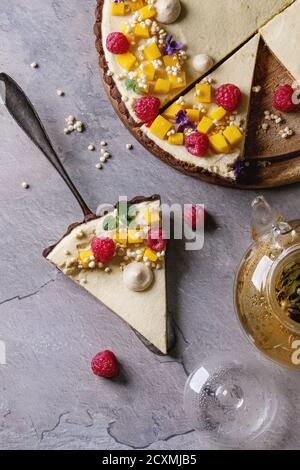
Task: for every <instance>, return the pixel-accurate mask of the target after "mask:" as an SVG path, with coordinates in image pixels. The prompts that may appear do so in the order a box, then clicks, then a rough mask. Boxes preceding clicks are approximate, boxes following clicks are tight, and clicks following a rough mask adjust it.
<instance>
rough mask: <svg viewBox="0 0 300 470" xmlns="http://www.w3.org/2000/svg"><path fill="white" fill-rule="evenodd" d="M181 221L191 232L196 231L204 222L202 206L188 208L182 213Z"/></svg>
mask: <svg viewBox="0 0 300 470" xmlns="http://www.w3.org/2000/svg"><path fill="white" fill-rule="evenodd" d="M183 220H184V222H185V223H186V224H187V225H189V226H190V227H191V228H192V229H193V230H196V229H197V228H199V227H200V226H201V225H204V222H205V210H204V208H203V207H202V206H199V205H196V206H192V207H188V208H186V209H185V210H184V212H183Z"/></svg>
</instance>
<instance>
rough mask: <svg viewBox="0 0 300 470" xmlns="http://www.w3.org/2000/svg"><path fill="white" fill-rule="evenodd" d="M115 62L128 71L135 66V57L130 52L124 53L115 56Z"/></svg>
mask: <svg viewBox="0 0 300 470" xmlns="http://www.w3.org/2000/svg"><path fill="white" fill-rule="evenodd" d="M116 5H117V4H116ZM117 61H118V64H119V65H120V66H121V67H123V69H126V70H128V71H130V70H132V69H133V67H134V66H135V64H136V57H135V55H134V54H131V52H126V54H119V55H117Z"/></svg>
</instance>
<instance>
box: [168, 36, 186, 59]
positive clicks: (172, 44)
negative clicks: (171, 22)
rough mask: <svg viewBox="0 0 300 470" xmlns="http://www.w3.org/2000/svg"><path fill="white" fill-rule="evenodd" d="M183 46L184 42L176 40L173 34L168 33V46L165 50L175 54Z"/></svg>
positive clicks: (169, 53)
mask: <svg viewBox="0 0 300 470" xmlns="http://www.w3.org/2000/svg"><path fill="white" fill-rule="evenodd" d="M182 48H183V44H181V43H180V42H176V41H175V39H173V36H171V34H168V35H167V37H166V48H165V52H166V54H168V55H173V54H174V52H176V51H180V50H181V49H182Z"/></svg>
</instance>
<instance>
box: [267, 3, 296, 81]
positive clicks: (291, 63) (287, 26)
mask: <svg viewBox="0 0 300 470" xmlns="http://www.w3.org/2000/svg"><path fill="white" fill-rule="evenodd" d="M299 19H300V1H299V0H296V1H295V2H294V3H293V4H292V5H291V6H290V7H288V8H287V9H286V10H284V11H283V12H282V13H280V15H277V16H276V17H275V18H273V19H272V20H271V21H270V22H269V23H268V24H266V25H265V26H264V27H263V28H262V29H261V34H262V37H263V38H264V40H265V42H266V44H267V45H268V47H269V48H270V49H271V51H272V52H273V54H275V56H276V57H277V59H278V60H280V62H281V63H282V64H283V65H284V66H285V67H286V68H287V69H288V70H289V72H290V73H291V74H292V76H293V77H294V78H295V79H296V80H300V47H299V44H300V26H299V21H300V20H299Z"/></svg>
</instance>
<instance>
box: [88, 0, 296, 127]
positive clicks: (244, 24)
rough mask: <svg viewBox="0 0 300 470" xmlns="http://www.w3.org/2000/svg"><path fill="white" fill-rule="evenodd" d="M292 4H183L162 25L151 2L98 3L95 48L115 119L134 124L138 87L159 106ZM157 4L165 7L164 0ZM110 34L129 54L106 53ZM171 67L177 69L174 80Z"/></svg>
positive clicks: (193, 0)
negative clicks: (123, 40)
mask: <svg viewBox="0 0 300 470" xmlns="http://www.w3.org/2000/svg"><path fill="white" fill-rule="evenodd" d="M293 1H294V0H264V1H261V0H251V1H249V0H201V1H200V0H181V15H180V16H179V17H178V18H177V19H176V21H175V22H173V23H171V24H170V23H169V22H167V23H164V24H163V23H159V19H160V16H159V15H156V7H158V5H155V2H153V4H151V5H149V4H148V3H147V2H146V1H145V0H134V1H130V0H124V2H123V1H122V2H115V1H114V0H98V7H97V10H96V12H97V13H96V16H97V22H96V25H95V33H96V36H97V41H96V46H97V49H98V52H99V54H100V65H101V68H102V70H103V75H104V82H105V85H106V88H107V91H108V92H109V94H110V96H111V98H112V99H113V103H114V106H115V108H116V110H117V111H118V112H119V115H120V116H121V117H122V118H123V119H124V118H125V117H126V114H127V120H128V119H129V116H130V117H131V118H133V120H134V121H138V119H137V116H136V115H135V113H134V110H133V107H134V100H135V99H136V98H137V96H138V95H137V90H138V89H139V88H140V91H141V93H142V94H146V95H147V94H151V95H154V96H157V97H158V98H159V99H160V100H161V104H162V105H164V104H166V103H167V102H169V101H170V100H172V99H173V98H174V97H175V96H177V95H179V94H180V93H181V92H182V93H183V92H184V90H185V89H186V87H187V86H189V85H191V84H192V83H193V82H194V81H196V80H199V79H200V78H202V77H203V76H204V75H205V73H207V72H208V71H209V70H210V69H211V67H212V66H213V64H218V63H219V62H220V61H222V60H224V59H225V58H226V57H229V56H230V54H232V53H233V52H234V51H235V50H237V49H238V48H239V47H240V46H241V45H242V44H244V43H245V42H246V41H247V40H249V38H251V37H252V36H253V35H254V34H255V33H256V32H257V31H258V29H259V28H260V27H261V26H263V25H264V24H266V23H267V22H268V21H269V20H270V19H271V18H272V17H273V16H275V15H277V14H278V13H279V12H280V11H282V10H283V9H284V8H286V7H287V6H288V5H290V4H291V3H292V2H293ZM157 3H159V4H160V5H159V8H163V0H157ZM167 3H168V4H169V2H167ZM174 4H176V2H175V1H174ZM168 8H170V5H169V6H168ZM147 9H149V11H148V10H147ZM153 22H156V24H155V25H154V26H153ZM112 32H122V33H123V34H125V35H126V36H127V37H128V39H129V42H130V49H129V50H128V51H127V52H126V53H125V54H124V53H122V54H121V55H118V54H117V53H114V52H112V50H109V49H108V48H107V46H106V39H107V37H108V35H109V34H110V33H112ZM166 38H169V39H168V43H167V44H166ZM153 41H156V42H155V43H153ZM174 41H176V42H174ZM176 43H177V45H178V46H180V47H178V48H176ZM167 46H168V47H167ZM183 52H185V53H184V54H182V53H183ZM168 54H169V57H168ZM180 54H182V55H180ZM199 56H200V58H199ZM172 59H173V60H172ZM198 59H199V60H198ZM173 66H175V68H176V67H179V69H178V73H176V70H175V73H176V75H175V76H173V72H174V70H173V69H172V67H173ZM170 68H171V69H172V70H171V72H168V69H170ZM141 79H142V81H143V80H144V82H143V83H142V87H140V86H139V84H140V83H141ZM143 86H145V88H143ZM138 93H139V92H138ZM130 122H131V125H132V121H131V120H130Z"/></svg>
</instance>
